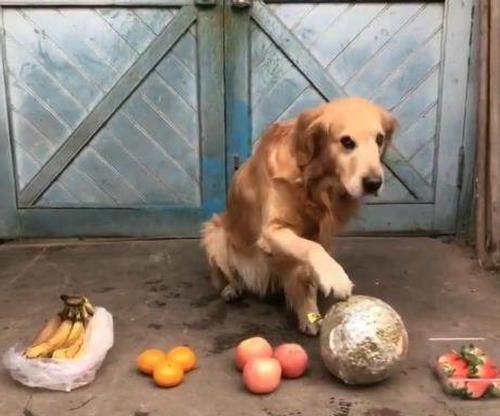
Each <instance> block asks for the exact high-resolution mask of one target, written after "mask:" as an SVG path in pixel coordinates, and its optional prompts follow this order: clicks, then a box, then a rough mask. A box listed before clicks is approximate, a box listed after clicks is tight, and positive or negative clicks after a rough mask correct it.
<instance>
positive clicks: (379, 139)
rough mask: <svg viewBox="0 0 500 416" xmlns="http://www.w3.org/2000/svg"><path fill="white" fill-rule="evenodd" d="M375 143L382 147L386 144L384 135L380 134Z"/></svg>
mask: <svg viewBox="0 0 500 416" xmlns="http://www.w3.org/2000/svg"><path fill="white" fill-rule="evenodd" d="M375 141H376V142H377V145H378V146H379V147H381V146H382V145H383V144H384V135H383V134H382V133H378V134H377V137H376V138H375Z"/></svg>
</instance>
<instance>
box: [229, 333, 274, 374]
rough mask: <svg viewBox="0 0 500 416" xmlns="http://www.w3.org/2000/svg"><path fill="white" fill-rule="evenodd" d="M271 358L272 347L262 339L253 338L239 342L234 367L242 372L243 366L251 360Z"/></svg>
mask: <svg viewBox="0 0 500 416" xmlns="http://www.w3.org/2000/svg"><path fill="white" fill-rule="evenodd" d="M272 356H273V347H271V344H269V342H267V341H266V340H265V339H264V338H262V337H253V338H248V339H245V340H244V341H241V342H240V343H239V345H238V346H237V347H236V366H237V367H238V368H239V369H240V370H243V367H245V364H246V363H247V362H248V361H250V360H251V359H253V358H266V357H267V358H269V357H272Z"/></svg>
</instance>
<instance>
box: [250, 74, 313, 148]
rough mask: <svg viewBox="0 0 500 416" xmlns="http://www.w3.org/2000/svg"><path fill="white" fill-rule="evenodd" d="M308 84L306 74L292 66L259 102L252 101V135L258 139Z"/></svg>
mask: <svg viewBox="0 0 500 416" xmlns="http://www.w3.org/2000/svg"><path fill="white" fill-rule="evenodd" d="M252 79H253V77H252ZM308 85H309V83H308V82H307V80H306V79H305V78H304V76H303V75H302V74H301V73H300V72H299V71H298V70H297V69H296V68H294V67H292V68H290V69H289V70H288V71H286V73H285V74H284V75H283V76H282V77H281V79H280V80H279V81H277V82H276V83H275V84H274V85H273V86H272V88H270V90H269V91H268V93H266V94H265V96H264V97H263V98H261V101H260V102H259V103H257V104H254V103H252V117H253V120H252V126H253V130H252V135H253V137H254V139H257V138H258V137H259V136H260V135H261V134H262V132H263V131H264V130H265V129H266V128H267V127H268V126H269V124H271V123H273V122H274V121H275V120H277V119H278V118H279V117H280V115H281V114H282V113H283V112H284V111H286V110H287V108H289V107H290V106H291V105H293V103H294V101H295V100H296V99H297V98H298V97H299V96H300V94H301V93H302V91H304V90H305V89H306V87H307V86H308ZM252 99H253V97H252Z"/></svg>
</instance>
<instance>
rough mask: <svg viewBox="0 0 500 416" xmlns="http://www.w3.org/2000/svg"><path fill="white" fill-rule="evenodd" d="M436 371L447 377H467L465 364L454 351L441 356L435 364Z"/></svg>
mask: <svg viewBox="0 0 500 416" xmlns="http://www.w3.org/2000/svg"><path fill="white" fill-rule="evenodd" d="M437 367H438V371H442V372H443V373H444V374H445V375H446V376H447V377H451V376H453V377H467V374H468V365H467V362H466V361H465V360H464V359H462V358H461V357H460V355H458V354H457V353H456V352H455V351H452V352H449V353H446V354H443V355H441V356H440V357H439V358H438V363H437Z"/></svg>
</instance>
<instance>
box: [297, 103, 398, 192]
mask: <svg viewBox="0 0 500 416" xmlns="http://www.w3.org/2000/svg"><path fill="white" fill-rule="evenodd" d="M396 126H397V121H396V119H395V118H394V117H393V116H392V115H391V114H390V113H389V112H388V111H386V110H385V109H383V108H381V107H379V106H378V105H375V104H373V103H371V102H369V101H367V100H365V99H362V98H345V99H339V100H336V101H333V102H330V103H328V104H324V105H322V106H319V107H316V108H314V109H312V110H310V111H307V112H305V113H302V114H301V115H300V116H299V117H298V119H297V122H296V125H295V131H294V136H293V137H294V139H293V140H294V149H295V155H296V158H297V163H298V165H299V166H300V167H301V168H302V169H305V170H307V169H309V171H314V172H315V174H316V175H317V176H321V175H333V176H335V177H336V179H337V180H338V182H339V183H340V185H341V186H342V187H343V188H344V190H345V192H346V193H347V194H349V195H351V196H352V197H354V198H360V197H361V196H363V195H366V194H375V195H376V194H377V193H378V192H379V191H380V189H381V187H382V185H383V181H384V171H383V168H382V161H381V160H382V156H383V155H384V152H385V150H386V149H387V146H388V145H389V143H390V141H391V139H392V136H393V134H394V130H395V129H396Z"/></svg>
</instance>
